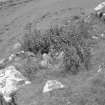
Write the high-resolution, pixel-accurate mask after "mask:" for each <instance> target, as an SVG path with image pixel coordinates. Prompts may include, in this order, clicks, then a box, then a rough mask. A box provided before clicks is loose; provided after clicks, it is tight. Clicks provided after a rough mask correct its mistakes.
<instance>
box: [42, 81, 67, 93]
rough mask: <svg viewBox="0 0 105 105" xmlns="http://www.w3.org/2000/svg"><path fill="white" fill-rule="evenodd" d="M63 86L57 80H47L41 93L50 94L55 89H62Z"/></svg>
mask: <svg viewBox="0 0 105 105" xmlns="http://www.w3.org/2000/svg"><path fill="white" fill-rule="evenodd" d="M64 87H65V86H64V85H63V84H62V83H61V82H59V81H57V80H48V81H47V82H46V84H45V86H44V88H43V93H46V92H50V91H52V90H55V89H60V88H64Z"/></svg>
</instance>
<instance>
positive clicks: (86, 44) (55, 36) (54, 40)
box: [22, 19, 92, 74]
mask: <svg viewBox="0 0 105 105" xmlns="http://www.w3.org/2000/svg"><path fill="white" fill-rule="evenodd" d="M27 30H28V31H27V33H26V34H25V35H24V37H23V42H22V49H23V50H24V51H30V52H33V53H34V54H35V55H37V54H39V55H43V54H44V53H46V54H49V53H50V55H51V57H52V58H54V57H55V56H56V54H57V53H59V52H64V56H63V65H64V71H66V72H70V73H73V74H76V73H78V72H79V71H80V69H81V68H84V69H85V70H89V67H90V65H91V52H90V50H91V42H92V39H91V35H90V33H89V30H91V26H90V25H89V24H88V23H86V22H84V21H83V20H82V19H81V20H79V21H74V22H71V23H70V24H69V25H67V26H60V27H59V26H54V27H50V29H48V30H46V31H45V32H44V33H41V31H39V30H36V29H35V30H34V31H31V28H28V29H27ZM55 58H56V57H55Z"/></svg>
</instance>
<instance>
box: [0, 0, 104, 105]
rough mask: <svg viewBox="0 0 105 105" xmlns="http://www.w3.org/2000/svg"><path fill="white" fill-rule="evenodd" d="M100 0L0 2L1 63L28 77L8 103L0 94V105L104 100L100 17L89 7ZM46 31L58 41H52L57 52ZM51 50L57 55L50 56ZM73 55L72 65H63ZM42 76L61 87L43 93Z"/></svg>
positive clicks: (94, 104) (100, 104)
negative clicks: (24, 84)
mask: <svg viewBox="0 0 105 105" xmlns="http://www.w3.org/2000/svg"><path fill="white" fill-rule="evenodd" d="M102 1H103V0H100V1H99V0H8V1H6V2H0V68H1V69H2V68H6V67H7V66H10V65H13V66H15V67H16V69H17V70H18V71H20V72H21V73H23V75H24V76H26V77H27V78H28V79H29V80H30V81H31V82H32V83H31V85H28V86H25V87H22V88H20V89H19V90H18V91H16V92H14V93H13V94H12V95H13V97H14V98H13V100H12V101H13V102H12V103H6V102H5V101H4V99H2V96H1V101H0V102H1V103H0V105H104V103H105V77H104V75H105V72H104V69H105V66H104V65H105V58H104V56H105V50H104V49H105V36H104V35H105V31H104V29H105V22H104V21H103V20H101V19H100V18H98V17H96V15H95V11H94V8H95V7H96V6H97V5H98V4H99V3H101V2H102ZM59 27H60V28H59ZM53 28H54V29H53ZM38 32H39V33H38ZM69 34H70V35H71V37H69ZM77 34H78V35H80V36H78V35H77ZM32 35H34V36H32ZM35 35H36V36H35ZM38 35H39V36H38ZM50 35H52V36H51V38H52V40H53V41H55V42H54V43H56V44H58V45H54V46H53V47H57V51H58V52H57V53H56V51H55V49H54V51H55V52H53V51H52V49H53V48H51V47H52V45H50V44H52V43H53V41H52V42H51V43H50V41H51V39H49V38H50ZM53 35H55V36H53ZM57 35H58V36H57ZM62 35H64V36H62ZM72 35H73V36H72ZM82 35H83V36H82ZM43 36H45V37H43ZM46 36H47V37H46ZM53 37H54V38H55V39H56V40H57V41H56V40H55V39H53ZM57 37H58V39H57ZM72 37H73V38H72ZM74 37H76V38H74ZM27 38H30V39H27ZM41 38H42V39H41ZM44 38H45V40H46V39H47V41H46V43H47V42H48V43H47V44H48V48H49V49H47V48H45V49H44V48H43V47H46V46H44V44H46V43H45V42H44V41H45V40H44ZM60 38H61V39H60ZM63 39H64V41H65V40H66V41H65V42H64V43H63V44H64V46H65V47H67V49H66V48H65V47H64V46H63V44H62V42H63V41H61V40H63ZM40 40H41V41H40ZM59 40H60V42H59ZM24 41H26V43H24ZM27 41H28V42H27ZM79 41H80V42H79ZM58 42H59V43H58ZM37 43H38V44H37ZM43 43H44V44H43ZM65 43H66V44H65ZM68 43H70V45H69V44H68ZM81 43H82V44H81ZM20 44H23V46H22V47H20V46H21V45H20ZM34 44H36V45H34ZM47 44H46V45H47ZM68 46H69V47H68ZM38 48H39V49H38ZM59 48H61V49H60V50H59ZM21 49H22V50H24V52H22V51H21ZM46 49H47V50H46ZM50 50H51V51H50ZM37 51H38V54H37ZM78 51H80V52H78ZM89 51H90V52H89ZM66 52H67V53H66ZM41 54H42V55H41ZM44 54H45V55H44ZM50 54H52V55H53V54H55V55H56V57H55V58H54V59H53V58H52V56H50ZM63 54H64V55H63ZM66 54H67V56H66ZM70 54H71V55H70ZM89 54H90V55H89ZM55 55H54V56H55ZM69 55H70V56H69ZM68 56H69V57H70V59H69V57H68ZM63 57H67V58H68V59H69V60H70V61H69V60H68V59H67V58H65V59H66V60H68V62H69V63H68V62H66V63H65V62H63ZM88 57H89V62H88V60H87V59H88ZM81 59H82V60H81ZM72 60H73V64H71V65H70V68H67V66H69V64H70V63H71V62H72ZM43 61H44V62H43ZM46 62H47V63H48V64H47V63H46ZM62 62H63V63H62ZM87 62H88V63H89V64H87ZM43 63H44V64H43ZM66 64H67V65H66ZM75 65H76V66H77V67H74V66H75ZM86 67H87V68H86ZM88 67H89V68H88ZM65 68H66V69H67V70H68V69H69V70H70V72H67V71H65ZM78 68H79V69H78ZM63 69H64V71H63ZM99 69H100V70H99ZM72 72H73V73H74V72H76V73H77V74H75V73H74V74H72ZM47 80H59V81H61V82H62V84H64V86H65V88H63V89H58V90H54V91H51V92H48V93H43V92H42V90H43V87H44V85H45V83H46V81H47ZM2 100H3V101H2Z"/></svg>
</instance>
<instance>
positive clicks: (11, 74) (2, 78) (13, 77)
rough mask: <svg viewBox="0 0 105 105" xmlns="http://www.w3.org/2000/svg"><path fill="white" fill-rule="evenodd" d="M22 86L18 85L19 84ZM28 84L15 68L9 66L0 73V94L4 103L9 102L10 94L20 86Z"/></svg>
mask: <svg viewBox="0 0 105 105" xmlns="http://www.w3.org/2000/svg"><path fill="white" fill-rule="evenodd" d="M21 81H22V82H23V84H20V85H19V84H18V83H19V82H21ZM25 84H30V81H28V80H27V79H26V78H25V77H24V76H23V75H22V74H21V73H20V72H19V71H17V70H16V68H15V66H13V65H11V66H8V67H6V68H5V69H2V70H1V71H0V93H1V94H2V95H3V97H4V99H5V101H6V102H9V101H10V100H11V97H10V94H11V93H12V92H14V91H16V90H18V89H19V88H20V87H21V86H24V85H25Z"/></svg>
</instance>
